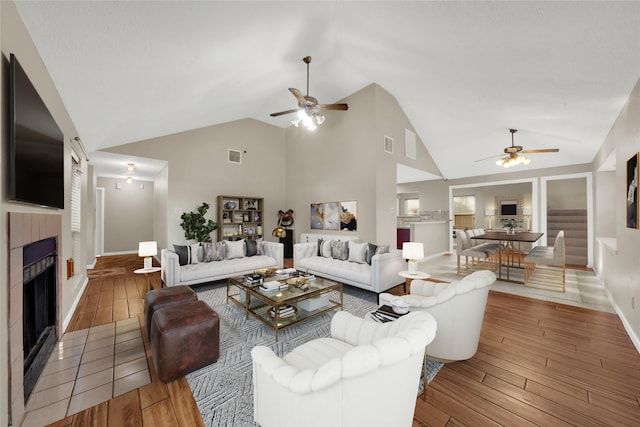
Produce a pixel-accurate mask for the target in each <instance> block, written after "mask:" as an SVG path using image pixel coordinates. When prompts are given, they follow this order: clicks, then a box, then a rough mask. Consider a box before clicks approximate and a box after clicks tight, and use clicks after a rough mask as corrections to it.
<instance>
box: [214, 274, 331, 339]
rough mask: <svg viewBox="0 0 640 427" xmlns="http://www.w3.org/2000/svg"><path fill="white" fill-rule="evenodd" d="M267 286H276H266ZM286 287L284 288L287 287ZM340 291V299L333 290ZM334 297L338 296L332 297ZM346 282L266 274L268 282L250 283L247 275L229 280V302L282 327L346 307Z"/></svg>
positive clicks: (278, 327)
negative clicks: (285, 277) (269, 288)
mask: <svg viewBox="0 0 640 427" xmlns="http://www.w3.org/2000/svg"><path fill="white" fill-rule="evenodd" d="M263 286H264V287H267V286H270V287H276V288H275V289H273V290H268V291H267V290H264V289H263ZM284 287H286V289H280V288H284ZM334 291H335V292H338V293H339V295H340V301H337V299H336V298H335V295H329V294H330V293H331V292H334ZM332 297H334V299H332ZM343 297H344V295H343V293H342V283H339V282H334V281H332V280H328V279H323V278H320V277H316V278H314V279H312V280H308V279H307V280H304V279H303V278H299V277H298V278H296V277H291V278H287V279H279V280H278V279H276V278H275V277H266V278H265V279H264V283H263V284H260V283H250V282H249V281H248V280H247V277H246V276H239V277H232V278H229V279H228V280H227V302H229V301H231V302H233V303H234V304H236V305H238V306H239V307H241V308H242V309H243V310H245V312H246V318H247V319H248V318H249V315H252V316H253V317H255V318H257V319H258V320H260V321H262V322H263V323H264V324H265V325H267V326H269V327H270V328H271V329H273V330H274V332H275V334H276V341H277V340H278V331H280V330H281V329H285V328H288V327H290V326H294V325H296V324H298V323H302V322H305V321H307V320H310V319H313V318H314V317H318V316H321V315H322V314H324V313H327V312H329V311H332V310H342V308H343V301H344V299H343Z"/></svg>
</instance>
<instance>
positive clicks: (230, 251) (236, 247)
mask: <svg viewBox="0 0 640 427" xmlns="http://www.w3.org/2000/svg"><path fill="white" fill-rule="evenodd" d="M224 250H225V254H224V258H225V259H234V258H243V257H244V255H245V245H244V239H242V240H235V241H230V240H225V242H224Z"/></svg>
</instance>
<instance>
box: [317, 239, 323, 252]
mask: <svg viewBox="0 0 640 427" xmlns="http://www.w3.org/2000/svg"><path fill="white" fill-rule="evenodd" d="M323 242H324V239H318V253H317V255H318V256H322V243H323Z"/></svg>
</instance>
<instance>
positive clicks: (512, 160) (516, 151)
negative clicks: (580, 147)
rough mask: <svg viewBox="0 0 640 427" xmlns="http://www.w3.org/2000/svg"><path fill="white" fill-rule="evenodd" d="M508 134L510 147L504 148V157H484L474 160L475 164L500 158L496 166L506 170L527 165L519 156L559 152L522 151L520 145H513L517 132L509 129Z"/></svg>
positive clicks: (549, 149) (553, 150)
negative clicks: (509, 133)
mask: <svg viewBox="0 0 640 427" xmlns="http://www.w3.org/2000/svg"><path fill="white" fill-rule="evenodd" d="M509 132H511V146H510V147H505V149H504V154H506V156H504V155H503V154H498V155H496V156H491V157H485V158H484V159H480V160H476V162H481V161H483V160H487V159H491V158H494V157H498V156H500V157H501V158H500V159H499V160H498V161H496V164H497V165H498V166H503V167H505V168H508V167H510V166H516V165H519V164H524V165H526V164H529V162H530V160H529V159H527V158H526V157H524V156H522V155H521V154H534V153H557V152H558V151H560V149H559V148H540V149H535V150H524V149H523V147H522V146H521V145H515V142H514V134H515V133H516V132H518V130H517V129H509ZM502 156H504V157H502Z"/></svg>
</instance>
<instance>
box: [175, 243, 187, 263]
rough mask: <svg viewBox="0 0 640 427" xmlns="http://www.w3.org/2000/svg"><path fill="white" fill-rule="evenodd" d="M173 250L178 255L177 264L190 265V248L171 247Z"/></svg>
mask: <svg viewBox="0 0 640 427" xmlns="http://www.w3.org/2000/svg"><path fill="white" fill-rule="evenodd" d="M173 250H174V251H175V253H176V254H178V264H180V265H187V264H191V246H182V245H173Z"/></svg>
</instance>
